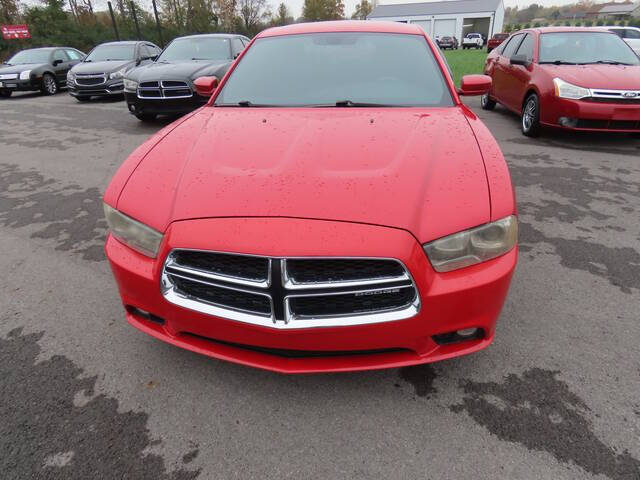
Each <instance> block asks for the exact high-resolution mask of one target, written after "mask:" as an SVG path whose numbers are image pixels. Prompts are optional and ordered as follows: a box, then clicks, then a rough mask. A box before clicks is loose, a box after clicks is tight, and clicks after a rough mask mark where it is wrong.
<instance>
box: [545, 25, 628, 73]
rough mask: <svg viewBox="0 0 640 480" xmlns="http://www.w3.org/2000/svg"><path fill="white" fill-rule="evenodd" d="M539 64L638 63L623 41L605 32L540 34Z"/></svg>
mask: <svg viewBox="0 0 640 480" xmlns="http://www.w3.org/2000/svg"><path fill="white" fill-rule="evenodd" d="M539 57H540V58H539V60H538V62H539V63H559V64H562V63H566V64H590V63H612V64H625V65H639V64H640V60H639V59H638V57H637V56H636V55H635V53H633V51H632V50H631V48H629V46H628V45H627V44H626V43H624V41H623V40H622V39H621V38H620V37H618V36H617V35H615V34H613V33H608V32H558V33H543V34H542V35H540V55H539Z"/></svg>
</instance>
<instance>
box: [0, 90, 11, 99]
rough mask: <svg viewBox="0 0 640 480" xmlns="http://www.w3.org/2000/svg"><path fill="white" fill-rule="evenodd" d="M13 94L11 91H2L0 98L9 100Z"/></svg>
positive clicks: (0, 91)
mask: <svg viewBox="0 0 640 480" xmlns="http://www.w3.org/2000/svg"><path fill="white" fill-rule="evenodd" d="M12 93H13V92H12V91H11V90H0V97H2V98H9V97H10V96H11V94H12Z"/></svg>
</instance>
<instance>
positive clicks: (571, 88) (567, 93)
mask: <svg viewBox="0 0 640 480" xmlns="http://www.w3.org/2000/svg"><path fill="white" fill-rule="evenodd" d="M553 86H554V88H555V92H556V97H560V98H570V99H572V100H580V99H581V98H585V97H590V96H591V90H589V89H588V88H584V87H579V86H577V85H573V84H571V83H569V82H565V81H564V80H562V79H561V78H554V79H553Z"/></svg>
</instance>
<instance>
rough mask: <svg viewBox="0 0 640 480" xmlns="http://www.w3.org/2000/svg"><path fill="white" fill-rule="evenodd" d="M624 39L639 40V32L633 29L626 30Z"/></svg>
mask: <svg viewBox="0 0 640 480" xmlns="http://www.w3.org/2000/svg"><path fill="white" fill-rule="evenodd" d="M624 38H633V39H640V32H639V31H637V30H634V29H633V28H627V30H626V32H625V36H624Z"/></svg>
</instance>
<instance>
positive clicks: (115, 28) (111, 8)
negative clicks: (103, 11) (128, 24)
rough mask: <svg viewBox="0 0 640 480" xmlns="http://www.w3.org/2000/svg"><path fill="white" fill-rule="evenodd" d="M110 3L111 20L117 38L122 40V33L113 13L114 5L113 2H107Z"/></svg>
mask: <svg viewBox="0 0 640 480" xmlns="http://www.w3.org/2000/svg"><path fill="white" fill-rule="evenodd" d="M107 5H109V13H110V14H111V22H113V31H114V32H116V40H118V41H120V34H119V33H118V25H117V24H116V17H115V15H114V14H113V6H111V2H107Z"/></svg>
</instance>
